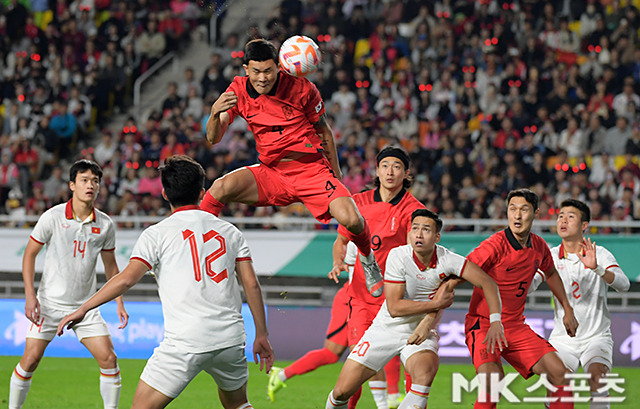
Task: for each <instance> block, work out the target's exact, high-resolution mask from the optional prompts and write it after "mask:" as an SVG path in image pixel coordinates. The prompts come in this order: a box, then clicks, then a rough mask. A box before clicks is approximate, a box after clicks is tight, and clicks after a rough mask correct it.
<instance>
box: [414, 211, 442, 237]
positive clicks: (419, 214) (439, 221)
mask: <svg viewBox="0 0 640 409" xmlns="http://www.w3.org/2000/svg"><path fill="white" fill-rule="evenodd" d="M416 217H428V218H429V219H431V220H433V221H434V222H435V223H436V232H437V233H440V230H441V229H442V219H441V218H440V216H439V215H438V213H435V212H432V211H431V210H429V209H416V210H414V211H413V213H411V223H413V219H415V218H416Z"/></svg>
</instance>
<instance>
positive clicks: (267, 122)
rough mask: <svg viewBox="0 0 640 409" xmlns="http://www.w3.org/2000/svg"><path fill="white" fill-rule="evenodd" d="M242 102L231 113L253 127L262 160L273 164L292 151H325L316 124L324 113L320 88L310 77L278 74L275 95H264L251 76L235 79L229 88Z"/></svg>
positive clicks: (229, 111)
mask: <svg viewBox="0 0 640 409" xmlns="http://www.w3.org/2000/svg"><path fill="white" fill-rule="evenodd" d="M229 91H232V92H233V93H235V94H236V96H237V97H238V103H237V104H236V106H235V107H233V108H231V109H230V110H228V111H227V112H228V113H229V115H230V120H231V121H233V118H235V116H236V115H240V116H241V117H243V118H244V119H245V120H246V121H247V123H248V124H249V129H251V132H253V136H254V138H255V140H256V150H257V151H258V153H259V154H260V161H261V162H262V163H264V164H266V165H269V164H271V163H273V162H275V161H277V160H278V159H281V158H282V157H284V156H285V155H286V154H287V153H288V152H303V153H316V152H318V151H320V150H322V148H321V146H320V137H319V136H318V134H317V132H316V130H315V128H314V127H313V124H314V123H317V122H318V121H319V120H320V116H321V115H322V114H324V112H325V111H324V102H323V101H322V97H321V96H320V92H318V88H316V86H315V85H314V84H313V83H311V82H309V80H307V79H306V78H298V77H292V76H291V75H287V74H284V73H278V80H277V81H276V83H275V84H274V86H273V89H272V90H271V92H269V93H268V94H266V95H260V94H258V93H257V92H256V90H255V89H254V88H253V87H252V86H251V83H250V82H249V78H248V77H235V78H234V79H233V82H232V83H231V84H230V85H229V87H228V88H227V92H229Z"/></svg>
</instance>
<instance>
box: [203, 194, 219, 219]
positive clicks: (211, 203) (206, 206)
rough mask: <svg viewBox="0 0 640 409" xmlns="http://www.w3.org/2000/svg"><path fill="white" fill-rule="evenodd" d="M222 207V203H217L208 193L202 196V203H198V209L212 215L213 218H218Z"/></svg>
mask: <svg viewBox="0 0 640 409" xmlns="http://www.w3.org/2000/svg"><path fill="white" fill-rule="evenodd" d="M223 207H224V203H221V202H219V201H218V200H217V199H216V198H215V197H213V196H211V193H210V192H207V193H205V194H204V197H203V198H202V202H200V208H201V209H202V210H205V211H207V212H209V213H213V214H214V215H215V216H220V212H221V211H222V208H223Z"/></svg>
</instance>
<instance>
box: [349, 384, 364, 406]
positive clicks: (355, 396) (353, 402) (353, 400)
mask: <svg viewBox="0 0 640 409" xmlns="http://www.w3.org/2000/svg"><path fill="white" fill-rule="evenodd" d="M360 395H362V386H361V387H359V388H358V391H357V392H356V393H354V394H353V396H352V397H351V398H350V399H349V409H356V405H357V404H358V401H359V400H360Z"/></svg>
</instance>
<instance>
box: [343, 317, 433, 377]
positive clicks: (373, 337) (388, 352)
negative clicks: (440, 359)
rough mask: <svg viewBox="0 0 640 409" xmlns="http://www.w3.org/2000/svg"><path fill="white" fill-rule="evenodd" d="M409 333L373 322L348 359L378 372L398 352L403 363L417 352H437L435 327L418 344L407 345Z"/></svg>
mask: <svg viewBox="0 0 640 409" xmlns="http://www.w3.org/2000/svg"><path fill="white" fill-rule="evenodd" d="M409 335H410V334H409ZM409 335H404V334H397V333H393V332H392V331H390V330H389V328H388V327H383V326H381V325H375V323H374V324H373V325H371V326H370V327H369V329H367V331H366V332H365V333H364V335H363V336H362V338H361V339H360V341H358V343H357V344H356V346H355V348H353V351H351V353H350V354H349V356H348V359H351V360H353V361H356V362H357V363H359V364H361V365H364V366H366V367H367V368H369V369H372V370H374V371H376V372H378V371H379V370H381V369H382V368H384V366H385V365H386V364H387V362H389V361H390V360H391V358H393V357H394V356H396V355H398V354H400V359H401V360H402V363H403V364H406V362H407V359H409V357H410V356H411V355H413V354H415V353H417V352H421V351H433V352H434V353H435V354H436V355H437V354H438V348H439V340H440V335H438V331H436V330H435V329H432V330H431V333H430V334H429V337H427V339H426V340H425V341H424V342H423V343H422V344H420V345H407V339H409Z"/></svg>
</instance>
